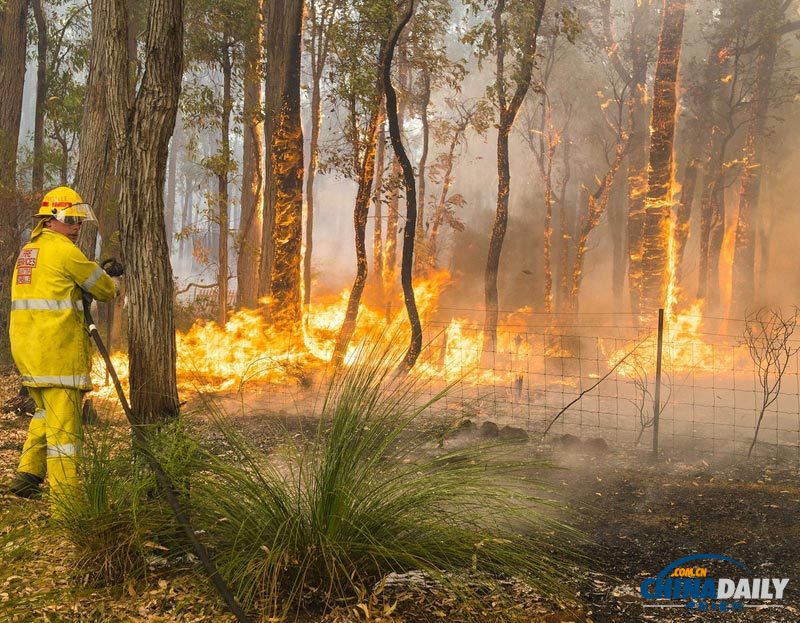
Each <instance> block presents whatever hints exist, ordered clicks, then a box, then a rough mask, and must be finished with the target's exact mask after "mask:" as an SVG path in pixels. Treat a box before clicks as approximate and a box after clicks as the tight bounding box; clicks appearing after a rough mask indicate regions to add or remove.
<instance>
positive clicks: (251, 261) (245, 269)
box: [236, 0, 264, 309]
mask: <svg viewBox="0 0 800 623" xmlns="http://www.w3.org/2000/svg"><path fill="white" fill-rule="evenodd" d="M255 4H256V5H257V6H256V7H255V8H256V9H257V14H256V16H255V19H256V20H257V21H258V25H257V26H256V28H255V31H254V33H253V36H252V38H249V39H248V40H247V41H245V48H244V54H245V66H244V103H243V110H242V117H243V126H244V127H243V134H244V136H243V138H242V199H241V205H242V216H241V218H240V219H239V237H238V238H239V239H238V254H237V260H236V276H237V283H238V287H237V289H236V307H238V308H242V307H248V308H251V309H255V307H256V306H257V305H258V267H259V262H260V253H261V234H262V228H263V226H264V223H263V214H262V210H263V207H264V206H263V204H264V175H263V166H264V127H263V126H264V121H263V112H262V105H263V101H264V100H263V97H262V95H261V69H260V68H261V53H262V50H263V47H264V21H263V11H264V2H263V0H256V3H255Z"/></svg>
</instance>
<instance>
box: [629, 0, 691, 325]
mask: <svg viewBox="0 0 800 623" xmlns="http://www.w3.org/2000/svg"><path fill="white" fill-rule="evenodd" d="M685 10H686V5H685V3H684V2H683V1H681V0H664V21H663V24H662V27H661V36H660V37H659V45H658V60H657V62H656V76H655V84H654V86H653V114H652V118H651V121H650V128H651V130H650V164H649V165H648V172H649V175H648V178H647V196H646V198H645V208H644V223H643V227H642V281H641V297H640V303H641V307H640V309H639V311H640V313H641V312H649V311H651V310H656V309H658V308H659V307H663V306H664V305H665V304H666V303H667V296H668V286H669V285H670V281H671V278H672V266H670V260H671V258H670V257H669V247H670V245H671V241H670V236H671V235H672V231H671V223H670V221H671V219H672V181H673V175H674V172H673V156H672V146H673V142H674V139H675V114H676V111H677V106H678V95H677V79H678V63H679V61H680V56H681V43H682V41H683V18H684V13H685Z"/></svg>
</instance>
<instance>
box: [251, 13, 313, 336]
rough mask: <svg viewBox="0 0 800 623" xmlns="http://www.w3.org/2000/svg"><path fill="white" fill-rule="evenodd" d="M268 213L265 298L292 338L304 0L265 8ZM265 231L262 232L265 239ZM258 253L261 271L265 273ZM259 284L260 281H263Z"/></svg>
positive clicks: (297, 301)
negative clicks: (269, 259)
mask: <svg viewBox="0 0 800 623" xmlns="http://www.w3.org/2000/svg"><path fill="white" fill-rule="evenodd" d="M267 24H268V28H267V67H268V71H267V89H266V110H267V115H266V126H267V132H268V138H267V140H268V141H269V151H268V159H267V178H266V181H267V192H266V198H267V205H268V206H269V209H268V210H266V211H267V212H271V213H272V214H274V229H273V231H272V243H271V244H272V253H273V257H272V272H271V275H270V283H269V293H270V296H271V303H270V316H271V320H272V322H273V323H275V324H276V325H277V326H279V327H281V328H282V329H285V330H287V331H288V332H289V333H291V332H292V331H293V330H294V329H295V328H296V327H297V325H298V324H299V323H300V322H301V319H302V309H301V297H300V283H301V279H302V275H301V269H300V263H301V251H302V235H303V231H302V227H303V128H302V125H301V120H300V64H301V54H300V51H301V43H302V27H303V2H302V0H275V1H273V2H270V3H269V6H268V8H267ZM266 234H267V232H266V231H265V232H264V235H266ZM264 257H265V254H263V252H262V262H261V266H262V270H264V269H265V263H264ZM262 284H263V276H262Z"/></svg>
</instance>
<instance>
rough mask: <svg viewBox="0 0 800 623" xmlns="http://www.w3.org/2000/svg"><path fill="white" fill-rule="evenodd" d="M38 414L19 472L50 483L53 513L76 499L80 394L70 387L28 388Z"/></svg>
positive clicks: (30, 428)
mask: <svg viewBox="0 0 800 623" xmlns="http://www.w3.org/2000/svg"><path fill="white" fill-rule="evenodd" d="M28 392H29V393H30V395H31V398H33V402H34V403H36V412H35V413H34V416H33V419H32V420H31V424H30V427H29V428H28V438H27V439H26V440H25V445H24V446H23V448H22V456H21V457H20V461H19V468H18V471H20V472H27V473H29V474H33V475H34V476H38V477H40V478H44V476H45V473H46V474H47V476H48V478H49V480H50V496H51V512H52V513H53V514H54V515H56V514H58V501H59V499H63V498H65V497H66V496H69V495H75V493H76V492H75V489H77V486H78V470H77V467H78V452H79V450H80V439H81V415H80V413H81V391H80V390H79V389H76V388H69V387H28Z"/></svg>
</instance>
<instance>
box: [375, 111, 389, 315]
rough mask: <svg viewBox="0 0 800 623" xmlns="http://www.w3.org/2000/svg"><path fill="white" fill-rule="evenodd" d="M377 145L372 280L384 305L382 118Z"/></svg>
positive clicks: (384, 132)
mask: <svg viewBox="0 0 800 623" xmlns="http://www.w3.org/2000/svg"><path fill="white" fill-rule="evenodd" d="M378 127H379V128H380V130H378V135H377V139H376V140H377V145H376V147H375V189H374V191H373V195H372V204H373V205H374V206H375V212H374V215H375V218H374V227H373V230H372V274H373V276H372V280H373V283H374V284H375V287H376V288H377V290H378V293H379V295H380V300H381V303H382V304H383V303H385V301H384V300H383V299H384V291H383V270H384V267H383V167H384V161H385V159H386V157H385V151H386V149H385V148H386V130H385V129H384V125H383V116H382V115H381V117H380V119H379V120H378Z"/></svg>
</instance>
